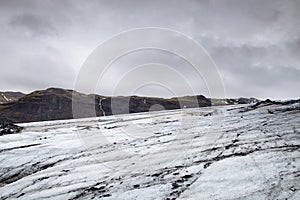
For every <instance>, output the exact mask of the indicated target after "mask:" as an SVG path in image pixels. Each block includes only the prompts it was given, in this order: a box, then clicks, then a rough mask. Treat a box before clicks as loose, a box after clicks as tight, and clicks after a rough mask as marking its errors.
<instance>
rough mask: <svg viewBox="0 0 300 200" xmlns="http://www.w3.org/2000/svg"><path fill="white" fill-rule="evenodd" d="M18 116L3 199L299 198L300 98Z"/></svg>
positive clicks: (2, 160)
mask: <svg viewBox="0 0 300 200" xmlns="http://www.w3.org/2000/svg"><path fill="white" fill-rule="evenodd" d="M247 106H249V105H234V106H220V107H207V108H197V109H183V110H173V111H160V112H149V113H139V114H128V115H116V116H106V117H99V118H86V119H74V120H60V121H47V122H34V123H25V124H19V125H20V126H23V127H25V129H24V131H23V132H22V133H20V134H12V135H4V136H1V137H0V169H1V173H0V199H16V198H19V199H128V200H129V199H130V200H132V199H165V200H171V199H300V152H299V147H300V137H299V134H300V123H299V122H300V110H299V108H300V104H299V103H294V104H291V105H279V104H278V105H268V106H261V107H258V108H251V109H247Z"/></svg>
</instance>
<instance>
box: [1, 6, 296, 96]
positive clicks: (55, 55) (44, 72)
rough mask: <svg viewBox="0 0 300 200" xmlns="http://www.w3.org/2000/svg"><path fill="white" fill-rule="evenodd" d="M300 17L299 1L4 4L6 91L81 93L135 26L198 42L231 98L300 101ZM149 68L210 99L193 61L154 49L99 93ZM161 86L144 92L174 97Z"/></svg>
mask: <svg viewBox="0 0 300 200" xmlns="http://www.w3.org/2000/svg"><path fill="white" fill-rule="evenodd" d="M299 19H300V1H298V0H294V1H293V0H290V1H289V0H287V1H285V0H280V1H277V0H269V1H262V0H235V1H232V0H211V1H209V0H208V1H201V0H176V1H175V0H174V1H171V0H164V1H162V0H158V1H156V0H151V1H148V0H147V1H146V0H134V1H133V0H118V1H114V0H103V1H101V0H98V1H96V0H95V1H90V0H87V1H79V0H78V1H75V0H73V1H67V0H56V1H48V0H36V1H31V0H27V1H22V0H19V1H15V0H1V1H0V27H1V28H0V60H1V73H0V77H1V79H0V90H1V91H4V90H5V91H6V90H13V91H22V92H31V91H33V90H37V89H45V88H48V87H63V88H74V84H75V80H76V77H77V75H78V72H79V70H80V68H81V66H82V64H83V63H84V61H85V60H86V59H87V57H88V55H89V54H90V53H91V52H92V51H93V50H94V49H95V48H96V47H97V46H98V45H99V44H101V43H102V42H103V41H105V40H106V39H107V38H109V37H111V36H112V35H114V34H117V33H120V32H122V31H126V30H129V29H133V28H141V27H162V28H168V29H173V30H176V31H179V32H182V33H183V34H186V35H188V36H190V37H191V38H193V39H194V40H196V41H197V42H198V43H199V44H201V45H202V46H203V47H204V48H205V49H206V50H207V52H208V54H209V55H210V56H211V58H212V59H213V61H214V62H215V63H216V65H217V67H218V69H219V71H220V76H221V79H222V81H223V83H224V88H225V92H226V96H227V97H241V96H244V97H257V98H262V99H264V98H272V99H288V98H300V20H299ZM121 61H122V62H121ZM143 62H144V63H150V62H156V63H163V64H165V63H166V62H167V63H168V65H170V66H172V67H175V68H176V69H177V70H179V71H181V73H182V74H184V75H186V78H187V79H189V81H190V82H192V84H193V87H194V88H195V91H196V92H197V93H203V94H205V95H208V96H209V94H208V93H207V90H206V89H205V84H204V82H203V80H200V79H199V80H198V79H197V78H196V77H194V76H193V71H192V70H190V68H189V67H188V66H187V64H186V63H183V62H182V61H181V60H180V59H178V58H174V55H170V54H168V53H163V52H158V51H153V50H145V51H143V52H137V53H136V54H135V55H133V54H132V55H131V56H130V55H129V56H128V57H127V58H124V59H123V60H122V59H120V60H118V62H117V63H116V64H114V70H112V72H114V73H110V74H109V75H108V76H107V77H106V79H105V80H106V82H105V84H103V85H101V86H99V93H103V94H110V90H111V89H110V87H109V85H110V82H111V84H115V82H114V80H117V78H116V77H115V76H122V73H123V71H124V68H126V69H128V68H130V67H134V66H136V65H141V64H143ZM122 70H123V71H122ZM143 76H147V74H140V76H139V78H143ZM156 76H165V75H164V74H156ZM172 82H174V80H172ZM197 83H198V84H197ZM173 86H174V87H177V92H176V95H179V96H180V95H185V94H187V92H186V90H184V89H182V90H181V89H180V83H178V85H177V86H176V84H175V85H173ZM155 87H157V86H153V87H149V88H146V89H145V90H144V91H143V90H141V91H137V92H136V93H137V94H140V95H143V94H144V95H148V96H149V95H152V96H170V94H169V93H168V92H167V90H162V89H161V88H159V87H157V88H155ZM125 95H126V94H125Z"/></svg>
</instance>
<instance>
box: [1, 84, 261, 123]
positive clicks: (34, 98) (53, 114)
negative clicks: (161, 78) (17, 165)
mask: <svg viewBox="0 0 300 200" xmlns="http://www.w3.org/2000/svg"><path fill="white" fill-rule="evenodd" d="M72 98H73V99H72ZM72 100H74V101H73V102H72ZM196 101H198V102H196ZM254 101H255V99H243V98H240V99H237V100H235V99H207V98H206V97H204V96H202V95H198V96H194V97H193V96H185V97H179V98H170V99H164V98H152V97H138V96H131V97H113V98H111V97H104V96H100V95H94V94H90V95H87V94H82V93H79V92H76V91H73V90H65V89H59V88H49V89H47V90H41V91H35V92H32V93H30V94H27V95H24V96H22V95H21V97H20V98H19V99H17V100H15V101H13V102H8V103H5V104H2V105H0V118H6V119H8V120H11V121H13V122H15V123H20V122H33V121H45V120H59V119H72V118H73V114H74V113H73V110H72V103H74V105H76V107H78V108H80V112H78V113H77V114H76V118H79V117H92V116H103V115H111V114H124V113H138V112H147V111H149V110H152V109H154V110H157V109H158V110H159V109H161V108H163V109H165V110H173V109H179V108H192V107H204V106H211V105H229V104H239V103H250V102H254ZM112 103H113V105H114V107H113V110H112V108H111V107H112ZM100 104H101V106H100ZM124 105H126V106H124ZM155 105H160V106H157V107H155Z"/></svg>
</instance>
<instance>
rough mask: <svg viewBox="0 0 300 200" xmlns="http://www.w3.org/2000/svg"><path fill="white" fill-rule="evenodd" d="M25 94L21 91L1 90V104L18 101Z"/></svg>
mask: <svg viewBox="0 0 300 200" xmlns="http://www.w3.org/2000/svg"><path fill="white" fill-rule="evenodd" d="M23 96H25V94H23V93H21V92H0V104H4V103H8V102H12V101H16V100H18V99H19V98H21V97H23Z"/></svg>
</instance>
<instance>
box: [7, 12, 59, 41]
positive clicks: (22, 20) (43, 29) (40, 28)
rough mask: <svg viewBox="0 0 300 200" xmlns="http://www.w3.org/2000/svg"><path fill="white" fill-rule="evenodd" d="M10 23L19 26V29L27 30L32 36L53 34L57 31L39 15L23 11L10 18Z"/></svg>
mask: <svg viewBox="0 0 300 200" xmlns="http://www.w3.org/2000/svg"><path fill="white" fill-rule="evenodd" d="M10 24H11V25H12V26H15V27H17V28H18V27H20V28H21V31H22V29H23V31H27V32H28V33H29V34H30V35H32V36H40V35H55V34H56V33H57V31H56V30H55V28H54V27H53V26H52V24H51V23H50V22H49V21H47V20H45V19H43V18H42V17H40V16H35V15H33V14H29V13H24V14H20V15H15V16H13V17H12V18H11V20H10Z"/></svg>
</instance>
